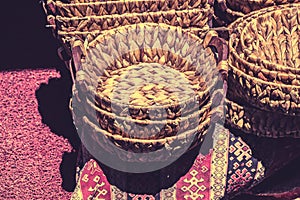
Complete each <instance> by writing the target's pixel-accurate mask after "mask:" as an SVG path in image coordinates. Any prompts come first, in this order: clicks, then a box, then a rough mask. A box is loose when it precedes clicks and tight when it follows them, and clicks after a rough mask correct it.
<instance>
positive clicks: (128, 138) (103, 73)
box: [74, 23, 223, 161]
mask: <svg viewBox="0 0 300 200" xmlns="http://www.w3.org/2000/svg"><path fill="white" fill-rule="evenodd" d="M155 27H157V28H156V29H155V30H156V31H153V28H155ZM132 29H134V30H135V29H136V31H135V32H137V35H135V36H134V37H135V38H136V39H134V38H132V39H128V38H126V37H124V38H123V39H122V38H121V39H118V40H116V42H117V43H118V45H117V44H116V45H115V46H111V48H105V46H108V44H106V43H105V42H106V41H108V40H109V39H108V38H110V37H112V38H114V37H115V35H116V33H119V34H120V35H126V34H125V33H126V32H128V31H130V30H132ZM151 30H152V32H151ZM159 31H165V32H168V31H169V32H170V33H175V34H177V38H179V41H178V40H177V41H176V42H177V43H178V45H177V44H176V42H175V38H176V37H170V38H164V37H161V38H160V37H158V35H156V33H158V32H159ZM182 33H184V31H183V30H182V29H179V28H176V27H173V26H168V25H163V24H160V25H157V24H155V23H153V24H137V25H129V26H123V27H119V28H117V29H116V30H108V31H106V32H105V34H100V35H99V36H98V37H97V38H96V39H95V40H94V41H92V42H91V43H89V45H88V48H87V50H86V51H85V50H82V53H83V58H82V59H81V61H79V62H78V61H77V62H76V63H77V64H78V65H79V69H84V70H79V71H77V78H76V80H77V81H78V82H77V84H76V88H75V90H74V93H77V94H78V101H85V102H87V103H86V105H87V106H86V107H83V108H81V109H83V110H84V113H87V115H86V116H82V117H79V119H80V118H84V121H85V122H84V124H83V126H84V127H87V128H88V129H89V130H91V136H90V137H93V138H94V139H96V138H98V139H97V140H95V141H98V140H101V142H98V143H99V144H98V145H100V146H102V147H103V148H105V146H106V145H107V144H106V143H107V142H103V141H102V139H99V137H100V135H104V136H105V137H104V138H103V139H105V138H109V139H110V140H111V141H112V144H114V145H115V146H119V147H121V148H122V149H124V150H129V151H132V152H151V151H156V150H159V149H161V148H163V147H164V146H165V145H166V144H168V145H170V146H171V147H170V148H174V151H175V149H178V147H179V149H182V147H183V145H184V144H185V145H186V144H188V142H192V141H193V142H192V146H191V148H192V147H194V146H195V145H199V144H201V142H202V140H203V138H204V135H205V133H206V131H207V129H208V127H209V125H210V120H211V115H212V112H211V102H212V98H213V96H211V95H212V94H211V92H213V91H214V89H212V88H211V86H210V87H207V86H206V84H204V83H205V82H206V83H207V84H215V85H216V84H217V82H220V81H222V80H221V79H220V77H219V76H218V74H219V70H218V68H217V67H216V60H215V55H214V54H213V53H212V51H211V49H210V48H203V49H198V51H197V52H198V53H200V54H195V55H191V54H190V53H189V52H191V51H192V49H193V48H194V46H195V45H202V46H203V42H204V41H203V40H201V39H199V38H198V37H196V36H195V35H193V34H190V33H186V34H188V35H189V37H193V38H194V39H195V40H194V41H196V42H195V43H194V44H193V43H190V44H189V43H183V42H182V43H181V42H180V35H182ZM129 35H130V34H129ZM166 35H168V34H166ZM148 37H150V38H148ZM155 37H157V38H155ZM137 38H138V39H139V40H137ZM129 41H130V42H129ZM134 41H136V44H133V43H134ZM139 41H141V43H139ZM152 41H155V42H152ZM163 41H164V42H163ZM165 41H167V42H165ZM174 42H175V43H174ZM132 45H133V46H134V45H136V46H137V47H136V48H132ZM163 45H169V46H170V47H169V48H172V47H173V46H174V47H175V49H174V51H175V52H176V51H183V50H184V51H186V52H185V53H184V52H181V54H180V55H181V56H183V59H174V58H176V56H175V55H174V54H172V53H171V52H164V51H161V50H159V49H163V47H162V46H163ZM184 45H186V47H185V48H183V46H184ZM79 46H80V45H79ZM141 46H143V48H141ZM130 47H131V48H132V49H149V50H148V51H141V50H140V51H133V52H130V53H129V54H127V55H126V54H125V55H123V56H122V58H121V57H118V56H113V54H114V53H113V52H114V51H117V52H118V51H121V50H120V49H118V48H130ZM131 48H130V49H131ZM124 51H127V50H124ZM99 52H101V53H99ZM178 53H179V52H178ZM106 55H107V56H108V55H110V56H112V57H115V58H116V59H115V61H114V62H112V63H106V64H105V63H102V64H101V63H99V62H103V61H105V60H107V59H104V57H105V56H106ZM220 55H221V54H220ZM103 56H104V57H103ZM184 56H195V58H196V57H197V58H202V59H199V60H201V63H197V62H195V63H193V64H188V63H187V62H186V61H185V60H184ZM192 60H193V59H192ZM94 62H95V63H96V65H94V64H93V63H94ZM139 63H144V64H143V65H138V66H142V67H145V68H146V66H148V65H149V66H150V67H152V68H151V70H154V69H155V67H154V66H155V65H153V64H154V63H157V64H160V65H163V66H168V67H170V68H171V69H172V68H173V69H174V70H176V71H178V73H181V74H182V76H183V77H186V79H187V80H188V78H189V76H188V74H189V75H190V76H191V77H190V79H191V80H190V81H191V83H193V82H194V83H193V84H192V88H193V89H194V90H195V92H196V93H195V94H198V96H199V97H200V98H198V99H196V100H197V102H199V104H198V106H197V107H191V108H189V105H190V103H189V100H188V99H186V100H184V98H183V100H184V101H183V102H182V103H180V101H173V102H172V101H167V100H168V96H166V98H163V99H162V100H161V101H159V102H160V103H161V105H157V106H155V105H153V104H152V103H153V102H154V101H149V103H147V102H143V101H139V98H141V97H143V95H138V96H137V99H132V102H131V104H130V105H129V110H127V111H124V110H122V109H123V106H122V105H121V102H118V98H116V97H117V96H116V97H114V98H113V99H110V94H111V92H112V90H111V86H110V85H109V84H110V83H109V82H113V81H115V80H118V78H120V71H121V72H122V71H126V70H128V69H130V68H131V67H132V66H135V65H137V64H139ZM107 64H109V65H108V68H106V69H101V68H99V67H98V68H95V67H94V66H106V65H107ZM213 66H215V67H213ZM197 67H198V68H197ZM199 67H200V68H199ZM141 71H142V70H141ZM142 72H143V73H146V72H145V71H142ZM195 72H198V73H199V74H201V76H200V78H198V79H194V77H195V75H196V74H195ZM152 73H153V72H152ZM165 73H172V71H170V70H169V71H168V70H167V69H166V70H165ZM162 74H163V73H162ZM162 74H160V76H159V77H160V78H161V79H164V80H161V82H164V81H165V82H166V83H167V82H168V81H167V80H166V79H167V76H165V77H164V76H163V75H162ZM138 75H139V76H138V77H142V78H143V77H147V75H144V76H143V75H140V74H138ZM99 77H100V78H99ZM112 77H115V78H112ZM171 77H172V76H171ZM142 78H141V79H142ZM201 78H203V80H202V82H201V81H200V79H201ZM210 79H212V81H209V80H210ZM138 81H139V80H136V81H135V82H138ZM141 81H146V80H141ZM154 85H155V84H154ZM96 86H97V88H98V89H97V88H96ZM122 87H124V90H125V91H126V90H130V89H127V88H128V87H131V83H130V81H129V82H126V80H125V82H124V85H122ZM153 88H154V89H158V88H155V87H154V86H153V85H152V86H151V85H150V87H149V85H148V86H147V85H146V86H145V87H144V92H145V91H147V92H148V93H146V95H145V96H146V97H147V96H148V95H149V94H151V93H149V91H150V89H153ZM207 88H209V89H210V91H209V92H210V94H209V95H210V97H209V98H208V93H207V92H205V91H207ZM160 89H161V91H157V92H158V93H159V92H165V91H164V87H162V88H160ZM106 90H108V92H106V95H103V93H105V92H104V91H106ZM87 91H90V92H89V93H90V94H91V95H90V96H87V97H85V96H82V94H86V93H87ZM203 91H204V93H203ZM222 91H223V88H220V89H218V88H216V89H215V92H216V93H218V92H221V93H222ZM206 93H207V94H206ZM116 94H118V93H116ZM180 94H182V95H183V97H184V95H186V94H185V92H184V90H181V93H180ZM204 94H206V95H204ZM94 95H95V96H94ZM152 95H154V93H153V94H152ZM164 95H171V93H170V94H169V93H165V94H164ZM164 95H160V96H157V97H155V99H156V100H157V99H159V98H161V97H162V96H164ZM121 96H123V95H121ZM121 96H120V97H121ZM187 96H190V94H188V95H187ZM95 97H96V98H95ZM151 98H152V97H151V95H150V97H149V98H148V100H150V99H151ZM121 99H122V98H121ZM121 99H120V100H121ZM111 100H114V103H115V104H114V105H113V104H112V102H110V101H111ZM143 103H146V104H145V105H144V104H143ZM150 105H152V106H153V107H149V108H147V106H150ZM145 106H146V107H145ZM199 106H200V107H199ZM112 107H116V112H113V110H112ZM182 108H184V109H185V112H181V110H180V109H182ZM76 109H79V108H76ZM76 109H75V110H76ZM150 109H151V110H150ZM159 109H160V110H166V111H167V112H166V113H165V114H166V115H158V114H155V115H154V118H152V119H151V118H150V119H149V116H147V113H149V112H150V113H151V112H155V111H157V110H159ZM95 110H96V113H97V117H95V115H94V114H93V113H94V112H95ZM149 110H150V111H149ZM128 111H129V113H130V117H128V115H126V113H127V114H128ZM74 113H75V115H77V116H76V117H78V115H80V114H79V113H80V112H79V113H77V114H76V112H74ZM122 113H123V114H122ZM124 113H125V114H124ZM163 118H165V120H163ZM117 122H120V123H117ZM116 123H117V124H116ZM128 124H138V125H145V126H147V127H146V128H143V129H142V131H141V130H140V128H139V127H138V128H137V127H136V128H134V127H128ZM99 125H100V126H99ZM148 125H150V126H149V128H148ZM100 127H101V128H100ZM179 129H180V130H179ZM93 134H94V135H93ZM101 137H102V136H101ZM100 143H101V144H100ZM109 146H111V144H110V145H109ZM106 148H108V147H106ZM111 148H113V146H111ZM108 151H113V150H112V149H110V150H108ZM179 152H180V151H179ZM165 156H166V157H165V159H166V158H167V155H165ZM119 157H120V158H121V159H124V158H126V159H128V158H127V157H126V155H119ZM153 159H157V158H153ZM159 159H160V161H161V160H163V158H159ZM157 161H158V160H157Z"/></svg>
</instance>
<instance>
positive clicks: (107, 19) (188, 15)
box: [56, 9, 208, 32]
mask: <svg viewBox="0 0 300 200" xmlns="http://www.w3.org/2000/svg"><path fill="white" fill-rule="evenodd" d="M207 14H208V13H207V12H204V11H203V10H201V9H193V10H185V11H159V12H147V13H130V14H123V15H103V16H86V17H72V18H67V17H61V16H57V17H56V20H57V24H58V27H59V30H60V31H64V32H70V31H81V32H85V31H95V30H98V31H103V30H109V29H112V28H117V27H119V26H125V25H129V24H136V23H145V22H154V23H165V24H168V25H173V26H180V27H183V28H192V27H194V28H202V27H204V26H205V25H206V24H207V23H208V15H207Z"/></svg>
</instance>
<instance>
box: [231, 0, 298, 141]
mask: <svg viewBox="0 0 300 200" xmlns="http://www.w3.org/2000/svg"><path fill="white" fill-rule="evenodd" d="M299 23H300V3H293V4H286V5H281V6H273V7H268V8H265V9H261V10H258V11H254V12H251V13H250V14H248V15H246V16H244V17H242V18H239V19H238V20H236V21H235V22H234V23H233V24H231V25H230V27H229V28H230V29H231V30H232V33H231V35H230V41H229V48H230V55H229V68H230V73H229V78H228V83H229V89H228V94H229V95H228V98H229V99H230V100H228V112H227V122H228V123H229V124H230V125H231V126H233V127H235V128H239V129H242V130H244V131H245V132H248V133H253V134H257V135H264V136H269V137H286V136H290V137H299V136H300V117H299V115H300V70H299V69H300V54H299V52H300V45H299V40H300V25H299ZM232 101H234V102H232Z"/></svg>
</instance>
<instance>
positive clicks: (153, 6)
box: [45, 0, 228, 162]
mask: <svg viewBox="0 0 300 200" xmlns="http://www.w3.org/2000/svg"><path fill="white" fill-rule="evenodd" d="M212 6H213V2H212V1H210V0H200V1H199V0H188V1H183V0H167V1H164V0H163V1H162V0H159V1H157V0H125V1H123V0H122V1H120V0H116V1H87V0H80V1H78V0H73V1H71V2H62V1H53V0H48V1H47V2H45V11H46V12H47V14H48V22H49V23H50V24H51V26H52V27H53V28H54V29H53V30H54V31H55V34H56V37H58V39H60V40H61V42H62V43H63V44H65V48H66V50H67V53H68V54H69V56H70V57H71V58H72V62H73V68H74V69H75V72H76V79H75V78H73V80H74V87H73V98H72V101H71V104H70V109H71V110H72V113H73V118H74V122H75V124H76V126H77V128H78V133H79V134H80V137H81V139H82V140H83V141H88V142H87V143H89V142H91V143H93V145H88V147H87V148H88V150H89V151H93V152H96V151H97V152H99V148H101V149H103V150H104V151H103V152H109V153H111V154H113V155H115V156H116V157H118V158H119V159H121V160H123V161H130V162H141V161H142V162H152V161H159V162H161V161H165V160H168V159H169V158H170V156H171V155H172V156H173V157H174V156H175V158H176V155H178V156H180V155H181V154H182V153H184V152H185V151H186V150H189V149H192V148H194V147H195V146H197V145H200V144H201V142H202V141H203V139H204V136H205V134H206V132H207V130H208V127H209V125H210V124H211V119H212V116H217V115H218V114H222V113H220V112H218V108H217V107H215V105H213V102H214V103H216V102H217V101H218V102H217V103H216V104H217V105H219V103H220V101H222V100H223V99H224V98H223V95H224V93H225V92H224V88H226V87H223V81H224V75H225V76H226V74H227V71H226V70H227V65H226V64H225V63H226V62H224V61H223V60H225V59H227V52H228V49H227V45H226V43H225V41H224V40H222V39H220V38H218V36H217V33H216V32H214V31H209V25H211V20H212V16H213V7H212ZM211 46H214V47H215V48H211ZM216 51H217V54H216ZM70 63H71V62H69V63H68V64H69V68H70V69H72V67H71V66H70ZM220 72H222V73H223V74H222V73H220ZM87 143H86V144H87ZM91 148H96V149H91ZM120 149H121V150H122V151H120ZM163 151H165V152H167V153H163ZM130 152H133V153H135V154H132V153H130ZM148 152H156V154H155V155H154V156H152V157H149V156H147V157H144V156H143V155H144V154H141V153H148ZM137 153H140V154H137ZM133 155H134V156H133ZM158 155H159V156H158Z"/></svg>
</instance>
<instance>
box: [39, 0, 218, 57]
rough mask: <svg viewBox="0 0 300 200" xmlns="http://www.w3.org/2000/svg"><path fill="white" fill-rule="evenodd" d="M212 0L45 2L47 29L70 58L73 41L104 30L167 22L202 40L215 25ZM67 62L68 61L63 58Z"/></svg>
mask: <svg viewBox="0 0 300 200" xmlns="http://www.w3.org/2000/svg"><path fill="white" fill-rule="evenodd" d="M212 5H213V1H211V0H201V1H198V0H197V1H196V0H189V1H182V0H167V1H162V0H159V1H156V0H150V1H148V0H147V1H146V0H125V1H119V0H117V1H70V2H61V1H53V0H44V10H45V12H46V14H47V19H48V23H49V25H48V26H51V27H52V28H53V31H54V35H55V36H56V37H57V38H58V39H59V40H60V41H61V42H62V43H63V44H65V46H64V47H65V48H66V52H67V54H69V56H71V55H72V54H71V51H70V44H69V43H70V42H71V41H72V40H73V39H74V37H76V38H80V39H82V41H85V39H86V38H87V37H89V38H88V40H89V41H92V40H94V39H95V37H96V36H97V35H98V34H99V33H101V32H102V31H105V30H109V29H113V28H117V27H119V26H124V25H130V24H136V23H146V22H149V23H152V22H154V23H166V24H168V25H173V26H180V27H183V28H186V29H187V30H189V31H191V32H192V33H194V34H196V35H198V36H199V37H201V38H203V37H204V36H205V34H203V33H204V32H207V29H208V26H209V25H211V23H212V16H213V7H212ZM64 59H65V58H64Z"/></svg>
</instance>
